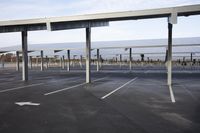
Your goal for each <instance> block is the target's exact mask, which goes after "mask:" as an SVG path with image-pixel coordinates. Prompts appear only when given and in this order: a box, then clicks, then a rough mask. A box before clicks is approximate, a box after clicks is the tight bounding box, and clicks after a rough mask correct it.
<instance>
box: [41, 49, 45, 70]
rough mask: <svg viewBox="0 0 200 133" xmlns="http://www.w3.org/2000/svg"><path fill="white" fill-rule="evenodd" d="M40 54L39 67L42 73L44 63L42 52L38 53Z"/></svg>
mask: <svg viewBox="0 0 200 133" xmlns="http://www.w3.org/2000/svg"><path fill="white" fill-rule="evenodd" d="M40 54H41V55H40V59H41V64H40V65H41V66H40V67H41V71H43V70H44V62H43V61H44V60H43V56H44V54H43V50H41V51H40Z"/></svg>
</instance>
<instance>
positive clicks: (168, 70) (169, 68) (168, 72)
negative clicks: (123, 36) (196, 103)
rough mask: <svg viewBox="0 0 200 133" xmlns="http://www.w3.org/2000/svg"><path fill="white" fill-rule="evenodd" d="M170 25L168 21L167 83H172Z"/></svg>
mask: <svg viewBox="0 0 200 133" xmlns="http://www.w3.org/2000/svg"><path fill="white" fill-rule="evenodd" d="M172 27H173V25H172V24H170V23H168V54H167V55H168V58H167V60H168V61H167V83H168V85H171V84H172Z"/></svg>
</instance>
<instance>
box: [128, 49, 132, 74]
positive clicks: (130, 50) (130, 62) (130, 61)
mask: <svg viewBox="0 0 200 133" xmlns="http://www.w3.org/2000/svg"><path fill="white" fill-rule="evenodd" d="M129 69H130V70H132V48H130V49H129Z"/></svg>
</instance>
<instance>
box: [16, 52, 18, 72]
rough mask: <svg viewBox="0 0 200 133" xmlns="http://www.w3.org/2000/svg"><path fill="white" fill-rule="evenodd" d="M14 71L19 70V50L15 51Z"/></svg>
mask: <svg viewBox="0 0 200 133" xmlns="http://www.w3.org/2000/svg"><path fill="white" fill-rule="evenodd" d="M16 71H19V51H16Z"/></svg>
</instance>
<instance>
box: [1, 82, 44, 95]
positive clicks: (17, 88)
mask: <svg viewBox="0 0 200 133" xmlns="http://www.w3.org/2000/svg"><path fill="white" fill-rule="evenodd" d="M42 84H44V83H38V84H31V85H26V86H20V87H15V88H11V89H6V90H1V91H0V93H3V92H8V91H13V90H19V89H23V88H27V87H33V86H38V85H42Z"/></svg>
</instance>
